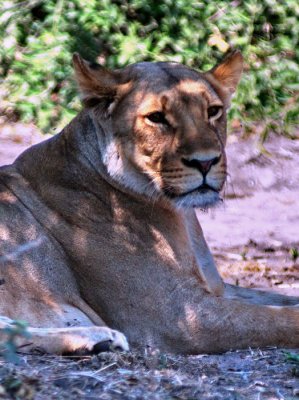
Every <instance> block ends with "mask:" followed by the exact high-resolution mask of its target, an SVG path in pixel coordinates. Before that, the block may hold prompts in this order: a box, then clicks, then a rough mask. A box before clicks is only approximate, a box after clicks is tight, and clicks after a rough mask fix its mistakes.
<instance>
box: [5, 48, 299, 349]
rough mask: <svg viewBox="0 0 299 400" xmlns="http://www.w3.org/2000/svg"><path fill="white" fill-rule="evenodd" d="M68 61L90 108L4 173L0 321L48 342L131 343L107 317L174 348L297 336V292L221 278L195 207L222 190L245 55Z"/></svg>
mask: <svg viewBox="0 0 299 400" xmlns="http://www.w3.org/2000/svg"><path fill="white" fill-rule="evenodd" d="M74 66H75V71H76V76H77V81H78V83H79V86H80V89H81V93H82V100H83V102H84V103H85V105H86V107H85V109H84V110H83V111H82V112H81V113H80V114H79V115H78V116H77V117H76V118H75V119H74V120H73V121H72V122H71V123H70V124H69V125H68V126H67V127H66V128H65V129H64V130H63V131H62V132H61V133H60V134H58V135H56V136H55V137H54V138H52V139H50V140H48V141H46V142H43V143H41V144H39V145H37V146H34V147H32V148H30V149H29V150H27V151H26V152H25V153H23V154H22V155H21V156H20V157H19V158H18V159H17V160H16V162H15V163H14V164H13V165H11V166H6V167H3V168H2V169H1V172H0V282H1V283H2V284H1V285H0V293H1V297H0V314H2V315H3V316H5V318H4V317H2V319H0V324H2V325H0V327H1V326H4V325H5V324H10V323H11V320H8V319H7V318H11V319H22V320H27V321H29V322H30V324H31V326H32V327H34V328H31V329H32V335H33V336H32V344H31V345H30V346H31V348H32V347H33V348H34V347H42V348H43V349H44V350H45V351H48V352H70V351H76V350H80V349H82V348H86V349H87V350H89V351H92V350H93V349H96V348H97V347H96V345H97V343H98V342H103V341H107V340H110V341H112V347H113V346H114V347H120V348H123V349H127V343H126V340H125V338H124V337H123V336H122V335H121V333H118V332H116V331H112V330H111V329H109V328H113V329H117V330H120V331H121V332H123V333H124V334H125V335H126V337H127V338H128V340H129V342H130V343H131V344H132V345H139V346H145V345H147V346H152V347H159V348H160V349H161V350H162V351H170V352H180V353H198V352H218V351H225V350H228V349H233V348H241V347H246V346H266V345H280V346H298V344H299V309H298V306H296V304H298V302H299V300H298V299H297V298H290V297H284V296H280V295H276V294H268V293H263V292H257V291H253V290H249V289H243V288H237V287H233V286H229V285H225V284H224V283H223V281H222V279H221V278H220V276H219V274H218V272H217V269H216V267H215V264H214V261H213V257H212V255H211V253H210V251H209V249H208V246H207V244H206V242H205V240H204V237H203V233H202V230H201V227H200V225H199V222H198V221H197V219H196V216H195V213H194V210H193V207H202V208H205V207H209V206H211V205H213V204H214V203H216V202H217V201H218V200H220V199H221V194H220V193H221V189H222V188H223V185H224V182H225V178H226V158H225V151H224V148H225V141H226V116H225V114H226V110H227V109H228V107H229V103H230V97H231V95H232V93H233V92H234V90H235V88H236V85H237V83H238V81H239V78H240V75H241V71H242V57H241V55H240V54H239V53H234V54H232V55H231V56H229V57H228V58H226V59H225V60H224V62H222V63H221V64H220V65H218V66H216V67H215V68H214V69H212V70H211V71H209V72H207V73H205V74H201V73H198V72H196V71H194V70H192V69H189V68H187V67H184V66H182V65H180V64H175V63H140V64H136V65H133V66H129V67H127V68H125V69H124V70H119V71H108V70H106V69H104V68H102V67H98V68H96V69H95V68H90V67H89V65H88V64H87V63H86V62H85V61H83V60H82V59H81V58H80V57H79V56H77V55H76V56H75V57H74ZM211 107H214V109H212V108H211ZM154 113H156V114H154ZM157 113H158V114H157ZM204 175H205V176H206V177H205V178H204ZM202 185H204V186H202ZM215 229H217V227H215ZM104 325H106V326H108V327H109V328H107V327H106V326H104ZM37 328H40V329H37ZM45 328H46V329H45ZM78 335H79V339H78ZM66 337H67V339H65V338H66ZM0 339H1V338H0ZM22 344H24V343H23V342H22Z"/></svg>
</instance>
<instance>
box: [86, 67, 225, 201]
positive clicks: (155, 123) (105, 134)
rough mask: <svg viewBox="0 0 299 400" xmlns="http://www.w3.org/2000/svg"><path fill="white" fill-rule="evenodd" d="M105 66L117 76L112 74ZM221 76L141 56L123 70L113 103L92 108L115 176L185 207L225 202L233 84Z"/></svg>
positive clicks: (130, 186) (140, 190) (106, 161)
mask: <svg viewBox="0 0 299 400" xmlns="http://www.w3.org/2000/svg"><path fill="white" fill-rule="evenodd" d="M221 65H222V64H221ZM221 65H220V66H221ZM80 67H81V66H80ZM218 68H219V67H218ZM218 68H216V70H215V71H216V72H217V69H218ZM224 72H225V71H224ZM224 72H223V71H221V74H220V75H221V79H223V76H224V75H225V73H224ZM93 73H94V72H93ZM105 74H106V75H105V79H106V80H107V77H108V78H109V79H110V82H111V79H112V75H109V76H108V75H107V74H108V72H107V71H105ZM109 74H112V72H109ZM85 75H86V71H85ZM215 77H216V78H215ZM84 79H85V77H84ZM115 79H116V78H115ZM217 79H218V78H217V75H216V73H215V72H214V73H211V72H210V73H206V74H201V73H198V72H197V71H195V70H192V69H190V68H187V67H185V66H183V65H180V64H175V63H139V64H135V65H132V66H129V67H127V68H125V69H124V70H122V71H121V72H119V71H118V73H117V80H118V83H115V88H114V92H115V93H116V94H115V95H114V97H113V96H112V97H113V98H112V100H111V101H110V102H109V105H108V106H107V107H106V108H103V103H100V106H99V107H97V106H96V107H95V108H94V109H92V110H91V112H92V113H93V120H94V123H95V125H96V126H97V127H98V128H97V130H98V138H99V146H100V149H101V154H102V161H103V163H104V165H105V166H106V170H107V173H108V175H109V176H110V178H111V179H112V180H114V181H115V182H116V183H118V184H120V185H121V186H122V187H123V188H124V189H125V188H128V189H131V190H132V191H133V192H135V193H138V194H142V195H145V196H147V198H148V199H149V200H152V201H156V200H157V199H164V200H167V201H168V202H170V203H172V204H174V205H175V206H178V207H203V208H204V207H209V206H211V205H213V204H215V203H216V202H218V201H219V200H220V192H221V189H222V188H223V185H224V182H225V179H226V157H225V151H224V146H225V141H226V111H227V108H228V106H229V97H230V94H231V91H230V90H229V89H228V88H226V89H225V87H224V86H223V85H221V84H220V83H219V79H218V80H217ZM229 85H230V86H229V87H230V88H231V86H232V82H231V81H230V82H229ZM81 86H82V83H81ZM107 90H108V89H107ZM85 93H86V89H85ZM99 110H100V111H99Z"/></svg>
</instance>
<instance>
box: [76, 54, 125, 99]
mask: <svg viewBox="0 0 299 400" xmlns="http://www.w3.org/2000/svg"><path fill="white" fill-rule="evenodd" d="M73 65H74V70H75V77H76V81H77V83H78V85H79V88H80V92H81V98H82V101H83V103H84V105H86V106H87V107H91V106H94V105H96V104H98V103H99V102H100V101H102V100H103V99H106V100H107V104H110V103H113V102H114V101H115V100H116V99H117V98H119V97H120V95H121V94H122V93H123V92H124V86H125V85H124V83H123V76H122V74H121V73H120V72H119V71H111V70H109V69H107V68H105V67H102V66H101V65H97V64H94V65H92V64H90V63H88V62H87V61H85V60H83V58H81V57H80V55H79V54H78V53H75V54H74V55H73Z"/></svg>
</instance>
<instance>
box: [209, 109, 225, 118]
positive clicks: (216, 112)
mask: <svg viewBox="0 0 299 400" xmlns="http://www.w3.org/2000/svg"><path fill="white" fill-rule="evenodd" d="M221 115H222V107H221V106H211V107H209V108H208V118H209V119H210V118H213V119H217V118H219V117H220V116H221Z"/></svg>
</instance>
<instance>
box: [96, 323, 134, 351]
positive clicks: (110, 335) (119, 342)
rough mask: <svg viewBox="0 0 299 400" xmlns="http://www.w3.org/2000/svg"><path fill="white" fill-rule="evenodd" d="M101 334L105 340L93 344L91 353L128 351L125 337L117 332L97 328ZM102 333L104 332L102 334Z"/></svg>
mask: <svg viewBox="0 0 299 400" xmlns="http://www.w3.org/2000/svg"><path fill="white" fill-rule="evenodd" d="M98 329H99V330H101V334H103V333H105V335H104V336H106V337H105V338H104V337H103V338H101V340H100V341H98V342H97V343H95V344H94V346H93V348H92V353H101V352H103V351H128V350H129V344H128V341H127V339H126V337H125V335H124V334H123V333H121V332H119V331H116V330H113V329H110V328H106V327H105V328H102V327H101V328H98ZM103 331H104V332H103Z"/></svg>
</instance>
